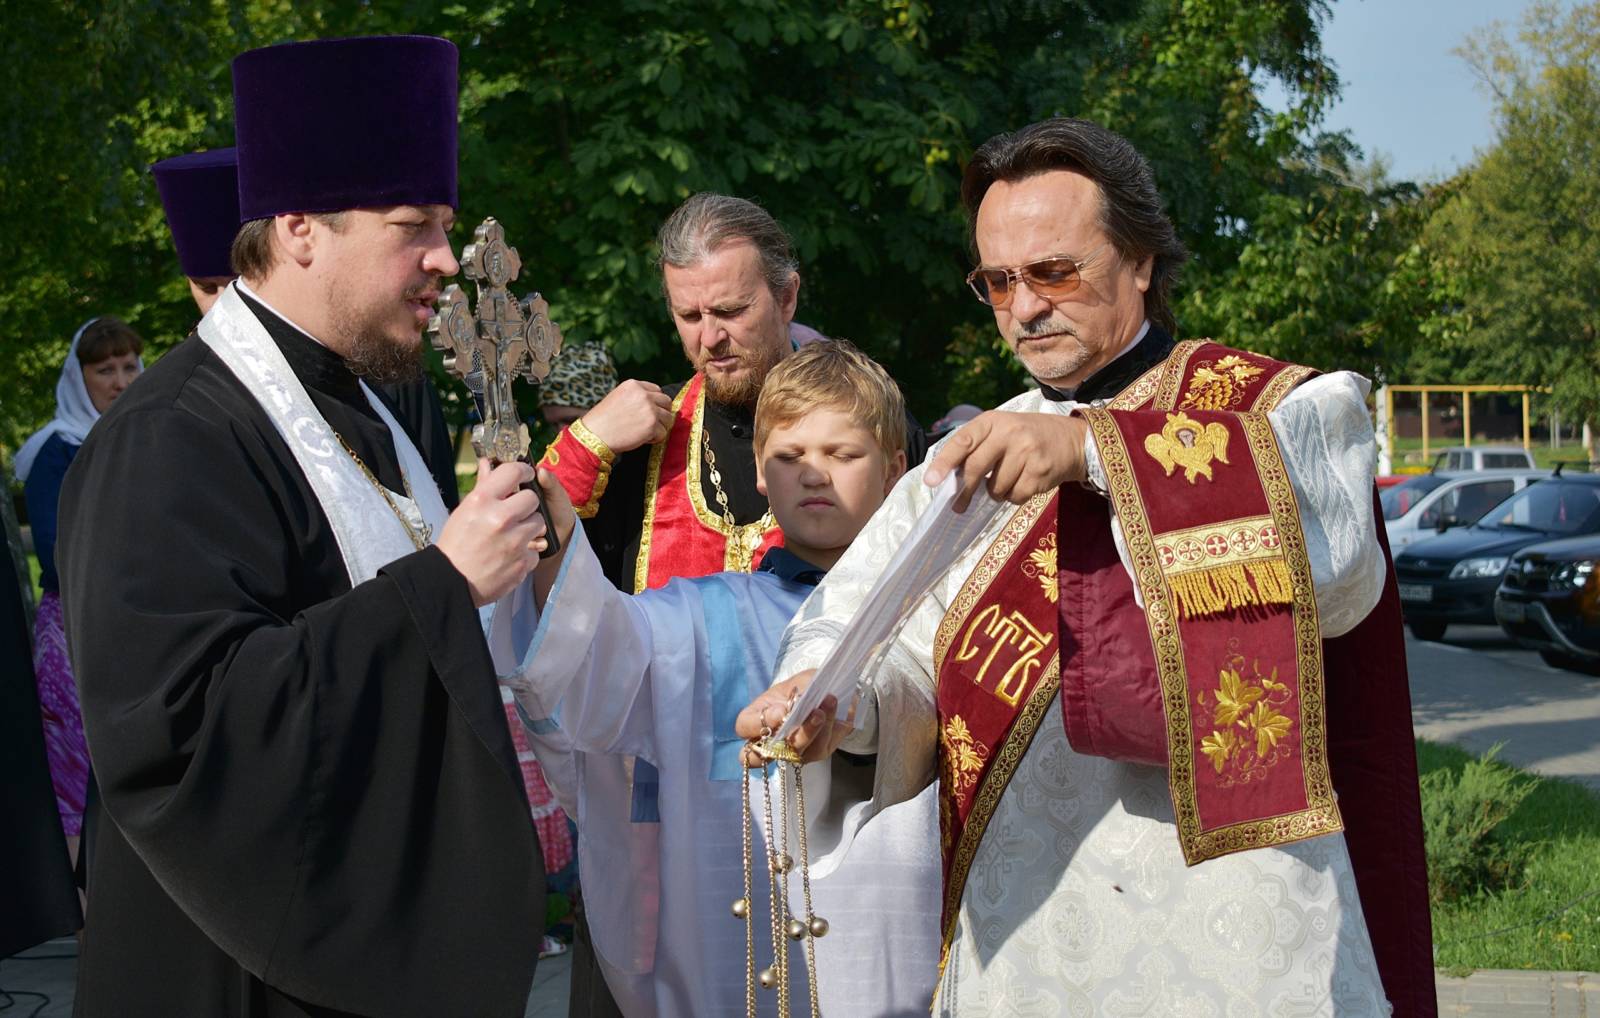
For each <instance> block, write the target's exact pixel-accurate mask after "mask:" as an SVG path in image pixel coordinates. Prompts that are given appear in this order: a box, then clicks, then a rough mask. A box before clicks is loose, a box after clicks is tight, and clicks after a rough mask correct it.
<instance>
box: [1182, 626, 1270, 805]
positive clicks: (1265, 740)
mask: <svg viewBox="0 0 1600 1018" xmlns="http://www.w3.org/2000/svg"><path fill="white" fill-rule="evenodd" d="M1229 642H1230V645H1235V642H1234V641H1229ZM1244 666H1245V661H1244V656H1243V655H1241V654H1238V653H1233V654H1231V655H1230V656H1229V658H1228V660H1227V664H1226V665H1224V666H1223V667H1222V668H1221V669H1219V671H1218V674H1217V689H1216V691H1215V692H1201V693H1200V694H1199V695H1198V696H1197V697H1195V699H1196V700H1197V701H1198V703H1199V706H1200V707H1201V709H1203V710H1209V711H1211V723H1212V724H1214V725H1216V726H1218V727H1216V728H1214V729H1212V731H1211V734H1210V735H1207V736H1205V737H1204V738H1202V739H1201V740H1200V752H1201V753H1203V754H1205V756H1206V758H1207V759H1209V760H1210V761H1211V766H1212V767H1213V768H1214V769H1215V770H1216V772H1217V774H1219V775H1222V781H1221V785H1222V787H1223V788H1232V787H1233V786H1234V785H1239V784H1245V783H1247V782H1250V781H1253V780H1255V779H1256V778H1259V777H1262V776H1264V775H1265V774H1266V772H1267V770H1268V769H1270V768H1271V767H1272V766H1273V765H1274V764H1276V763H1278V762H1279V760H1281V759H1283V758H1284V752H1280V751H1279V743H1281V742H1283V741H1284V740H1285V739H1286V738H1287V737H1288V735H1289V729H1290V728H1292V727H1293V725H1294V722H1293V721H1291V720H1290V719H1289V718H1288V717H1287V716H1286V715H1284V714H1282V713H1280V712H1279V709H1278V708H1280V707H1283V706H1285V705H1286V704H1287V703H1288V702H1289V687H1288V686H1287V685H1286V684H1284V683H1282V682H1279V681H1278V669H1277V668H1273V669H1272V670H1271V672H1269V673H1268V674H1266V675H1263V674H1262V673H1261V664H1260V662H1252V663H1251V674H1250V675H1248V676H1246V675H1245V673H1244V672H1245V667H1244ZM1252 749H1253V750H1254V752H1252ZM1287 749H1288V747H1284V751H1285V752H1287Z"/></svg>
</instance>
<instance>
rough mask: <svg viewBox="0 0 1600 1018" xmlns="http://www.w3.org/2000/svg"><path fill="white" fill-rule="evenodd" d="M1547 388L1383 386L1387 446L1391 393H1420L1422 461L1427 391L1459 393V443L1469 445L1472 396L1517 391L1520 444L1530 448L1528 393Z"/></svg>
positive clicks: (1425, 448)
mask: <svg viewBox="0 0 1600 1018" xmlns="http://www.w3.org/2000/svg"><path fill="white" fill-rule="evenodd" d="M1549 391H1550V389H1549V388H1548V387H1546V386H1542V385H1389V386H1385V387H1384V392H1385V395H1386V398H1387V400H1388V405H1387V406H1385V407H1384V412H1385V413H1386V414H1387V415H1388V416H1387V420H1388V421H1389V425H1388V427H1389V431H1390V437H1389V443H1390V445H1389V448H1390V449H1391V450H1392V449H1393V448H1394V436H1393V431H1394V394H1395V393H1397V392H1417V393H1421V394H1422V460H1423V462H1424V463H1426V462H1427V461H1428V458H1429V457H1428V394H1429V393H1433V392H1452V393H1459V394H1460V395H1461V444H1462V445H1464V446H1466V447H1467V448H1469V449H1470V448H1472V397H1473V396H1474V395H1475V394H1477V393H1484V392H1520V393H1522V447H1523V448H1524V449H1531V448H1533V440H1532V431H1531V428H1530V418H1529V415H1528V394H1529V393H1534V392H1545V393H1548V392H1549Z"/></svg>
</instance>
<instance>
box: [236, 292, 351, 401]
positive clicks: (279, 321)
mask: <svg viewBox="0 0 1600 1018" xmlns="http://www.w3.org/2000/svg"><path fill="white" fill-rule="evenodd" d="M235 292H237V293H238V294H239V299H240V300H242V301H244V306H245V307H247V308H249V309H250V310H251V311H252V312H254V313H255V316H256V318H258V319H260V321H261V327H262V328H264V329H266V330H267V335H269V336H271V337H272V341H273V342H274V343H276V344H278V349H279V350H282V351H283V358H284V360H286V361H288V362H289V367H290V368H291V369H292V370H293V371H294V373H295V377H297V378H299V379H300V382H301V384H303V385H306V386H308V387H310V388H313V389H316V390H317V391H319V392H324V393H327V394H328V395H329V396H332V397H334V398H335V399H339V400H343V401H345V402H348V403H354V404H356V405H357V406H363V407H364V406H366V405H367V400H366V397H365V396H363V395H362V393H361V384H360V382H359V381H358V380H357V378H356V376H355V373H354V372H353V371H351V370H350V368H349V367H348V366H346V364H345V362H344V358H343V357H340V356H339V355H338V354H336V353H334V352H333V351H332V350H329V349H328V348H327V347H325V346H323V345H322V344H321V343H318V342H317V341H316V340H314V339H312V338H311V337H310V336H308V335H306V334H305V333H304V332H302V331H300V329H298V328H296V327H295V326H294V325H291V324H290V323H289V322H286V321H284V319H283V318H282V317H281V316H280V315H278V314H277V313H276V312H274V311H273V310H272V309H271V308H269V307H267V306H266V305H265V304H263V303H262V302H261V301H260V300H259V299H258V298H255V297H252V296H251V295H250V294H247V293H245V292H244V290H243V289H237V288H236V291H235Z"/></svg>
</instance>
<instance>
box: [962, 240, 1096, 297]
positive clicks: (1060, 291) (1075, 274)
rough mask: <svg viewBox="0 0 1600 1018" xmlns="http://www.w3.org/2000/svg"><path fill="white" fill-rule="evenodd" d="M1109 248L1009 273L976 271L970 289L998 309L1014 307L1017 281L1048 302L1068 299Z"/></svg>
mask: <svg viewBox="0 0 1600 1018" xmlns="http://www.w3.org/2000/svg"><path fill="white" fill-rule="evenodd" d="M1106 247H1107V245H1106V244H1101V245H1100V246H1099V247H1097V248H1095V249H1094V250H1093V251H1091V252H1089V254H1088V256H1087V257H1084V258H1072V257H1070V256H1068V255H1052V256H1051V257H1049V258H1041V259H1039V260H1038V261H1036V262H1029V263H1028V264H1026V265H1018V266H1016V267H1014V268H1009V269H985V268H976V269H973V270H972V271H971V272H970V273H968V274H967V285H968V286H970V287H972V292H973V293H975V294H977V295H978V299H979V300H981V301H983V302H984V303H985V304H987V305H989V306H990V307H995V308H1003V307H1005V306H1006V305H1008V304H1010V303H1011V298H1012V297H1014V296H1016V292H1017V282H1018V281H1021V282H1024V283H1026V284H1028V289H1030V290H1032V291H1033V292H1034V293H1036V294H1038V295H1039V296H1040V297H1043V298H1044V299H1046V300H1049V299H1050V298H1052V297H1065V296H1066V295H1067V294H1069V293H1071V292H1072V291H1074V290H1076V289H1077V288H1078V284H1079V283H1081V282H1083V267H1084V266H1085V265H1088V264H1089V263H1090V262H1092V261H1094V259H1095V257H1096V256H1098V255H1099V254H1100V252H1101V251H1104V250H1105V249H1106Z"/></svg>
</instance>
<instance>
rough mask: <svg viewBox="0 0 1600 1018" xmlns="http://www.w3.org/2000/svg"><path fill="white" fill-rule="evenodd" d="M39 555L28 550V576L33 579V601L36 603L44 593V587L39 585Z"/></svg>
mask: <svg viewBox="0 0 1600 1018" xmlns="http://www.w3.org/2000/svg"><path fill="white" fill-rule="evenodd" d="M39 572H40V570H39V556H37V555H35V554H34V553H33V552H31V551H30V552H28V578H29V579H30V580H32V581H33V603H34V604H38V603H39V598H40V597H41V596H42V595H43V594H44V588H43V587H41V586H39Z"/></svg>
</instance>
